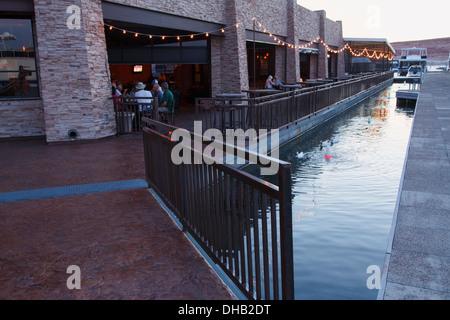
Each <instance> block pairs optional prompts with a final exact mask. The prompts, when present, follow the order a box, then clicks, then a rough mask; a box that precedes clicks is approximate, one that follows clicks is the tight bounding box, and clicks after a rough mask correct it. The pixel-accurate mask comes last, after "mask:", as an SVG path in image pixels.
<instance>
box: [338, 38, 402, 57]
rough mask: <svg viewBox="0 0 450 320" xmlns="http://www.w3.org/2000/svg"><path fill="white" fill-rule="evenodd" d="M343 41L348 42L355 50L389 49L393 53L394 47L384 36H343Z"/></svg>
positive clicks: (383, 50)
mask: <svg viewBox="0 0 450 320" xmlns="http://www.w3.org/2000/svg"><path fill="white" fill-rule="evenodd" d="M344 43H348V44H349V45H350V47H352V49H355V50H359V49H364V48H367V50H376V51H379V52H385V51H389V52H392V53H393V54H395V49H394V48H393V47H392V45H391V44H390V43H389V41H388V40H387V39H384V38H344Z"/></svg>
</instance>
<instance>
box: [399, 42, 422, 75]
mask: <svg viewBox="0 0 450 320" xmlns="http://www.w3.org/2000/svg"><path fill="white" fill-rule="evenodd" d="M427 58H428V53H427V49H426V48H416V47H413V48H406V49H402V54H401V56H400V59H399V60H398V62H399V67H398V75H399V76H406V75H407V74H408V71H409V68H410V67H412V66H416V65H418V66H421V67H422V70H423V72H426V70H427Z"/></svg>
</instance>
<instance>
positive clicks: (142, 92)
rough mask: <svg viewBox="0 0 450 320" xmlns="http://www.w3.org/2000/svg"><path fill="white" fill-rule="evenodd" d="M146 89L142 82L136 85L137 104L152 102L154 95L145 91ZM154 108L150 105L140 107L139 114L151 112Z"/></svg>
mask: <svg viewBox="0 0 450 320" xmlns="http://www.w3.org/2000/svg"><path fill="white" fill-rule="evenodd" d="M145 87H146V85H145V84H143V83H142V82H138V83H137V84H136V87H135V88H136V92H135V93H134V97H135V98H138V99H136V102H139V103H151V102H152V100H153V99H152V98H153V96H152V93H151V92H150V91H148V90H144V89H145ZM139 98H149V99H139ZM151 109H152V107H151V106H150V105H141V104H140V105H139V112H150V111H151Z"/></svg>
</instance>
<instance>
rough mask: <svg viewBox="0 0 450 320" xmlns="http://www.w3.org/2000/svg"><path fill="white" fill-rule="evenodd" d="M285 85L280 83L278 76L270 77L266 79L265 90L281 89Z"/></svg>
mask: <svg viewBox="0 0 450 320" xmlns="http://www.w3.org/2000/svg"><path fill="white" fill-rule="evenodd" d="M282 84H283V83H282V82H281V81H280V79H279V78H278V76H275V77H272V76H268V77H267V79H266V84H265V86H264V88H265V89H281V85H282Z"/></svg>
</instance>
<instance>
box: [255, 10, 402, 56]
mask: <svg viewBox="0 0 450 320" xmlns="http://www.w3.org/2000/svg"><path fill="white" fill-rule="evenodd" d="M252 20H253V21H254V23H255V26H257V27H258V28H259V29H258V31H262V32H263V33H265V34H268V35H269V37H270V38H272V39H273V40H274V41H275V42H277V43H278V44H280V45H282V46H287V47H289V48H293V49H304V48H308V47H311V46H312V45H313V44H314V43H319V42H320V43H321V44H322V45H323V46H324V47H325V48H326V49H327V51H328V52H331V53H335V54H339V53H341V52H343V51H344V50H349V52H350V53H351V54H352V55H353V56H355V57H361V56H364V57H368V58H370V59H372V58H375V59H377V60H380V59H382V58H386V59H388V60H389V61H392V60H393V59H394V54H393V53H391V52H389V53H384V52H379V53H378V52H377V51H376V50H369V49H367V48H364V49H357V50H355V49H353V48H352V47H351V46H350V45H349V44H348V43H346V44H345V45H344V46H343V47H342V48H341V49H339V50H335V49H331V48H330V46H329V45H328V44H327V43H326V42H325V41H324V40H323V39H322V38H321V37H320V36H318V37H316V38H315V39H314V40H312V41H310V42H309V43H306V44H302V45H296V44H292V43H288V42H285V41H283V40H281V39H279V38H277V37H276V36H275V35H274V34H273V33H271V32H269V31H268V30H267V29H266V28H265V27H264V26H263V24H262V23H261V22H259V21H258V20H257V19H256V18H253V19H252ZM369 51H372V54H370V53H369Z"/></svg>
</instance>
